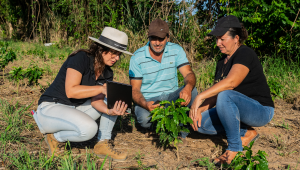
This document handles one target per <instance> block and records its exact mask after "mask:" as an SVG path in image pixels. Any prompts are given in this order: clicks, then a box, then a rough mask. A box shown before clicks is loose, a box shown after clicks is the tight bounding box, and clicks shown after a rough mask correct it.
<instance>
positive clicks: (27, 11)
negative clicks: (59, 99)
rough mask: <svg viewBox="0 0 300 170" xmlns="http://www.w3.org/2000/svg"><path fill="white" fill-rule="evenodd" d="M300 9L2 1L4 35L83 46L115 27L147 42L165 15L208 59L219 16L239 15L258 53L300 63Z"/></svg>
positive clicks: (183, 41)
mask: <svg viewBox="0 0 300 170" xmlns="http://www.w3.org/2000/svg"><path fill="white" fill-rule="evenodd" d="M299 12H300V0H231V1H229V0H182V1H176V0H173V1H172V0H150V1H149V0H13V1H12V0H0V31H1V32H2V33H1V34H2V35H0V36H2V37H3V38H13V39H17V40H23V41H24V40H25V41H28V40H38V41H40V42H43V43H48V42H52V41H59V42H60V43H61V44H68V45H71V46H74V45H79V46H81V45H83V44H85V43H86V42H87V41H88V38H87V37H88V36H95V37H97V36H99V35H100V33H101V31H102V29H103V28H104V27H105V26H111V27H114V28H117V29H120V30H123V31H125V30H127V33H128V31H129V32H130V33H129V34H130V35H129V36H134V37H141V38H140V40H142V39H145V37H146V34H147V28H148V26H149V24H150V22H151V21H152V20H153V19H155V18H157V17H159V18H161V19H164V20H166V21H167V22H168V24H169V26H170V33H171V41H173V42H175V43H179V44H180V45H182V46H183V47H184V48H185V49H186V50H187V51H188V52H190V53H191V54H193V55H194V58H195V59H202V58H205V57H215V56H216V55H217V54H218V51H217V50H216V45H215V42H214V38H212V37H206V34H207V33H208V32H209V31H210V30H211V29H213V27H214V26H215V24H216V21H217V20H218V19H219V18H221V17H223V16H226V15H235V16H237V17H238V18H239V19H240V21H241V22H243V24H244V25H245V27H246V28H247V30H248V33H249V38H248V40H247V41H246V44H247V45H248V46H250V47H252V48H253V49H255V51H256V52H257V53H258V55H260V56H264V55H271V56H283V57H284V58H286V59H293V60H295V59H296V60H298V61H299V57H300V54H299V52H300V27H299V26H300V16H299ZM136 41H138V39H136ZM274 54H275V55H274Z"/></svg>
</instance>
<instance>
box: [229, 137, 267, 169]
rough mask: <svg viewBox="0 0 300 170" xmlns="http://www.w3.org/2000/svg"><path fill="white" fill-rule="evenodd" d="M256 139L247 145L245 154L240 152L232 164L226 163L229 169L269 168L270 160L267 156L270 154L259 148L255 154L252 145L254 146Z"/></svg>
mask: <svg viewBox="0 0 300 170" xmlns="http://www.w3.org/2000/svg"><path fill="white" fill-rule="evenodd" d="M253 143H254V141H252V142H251V143H250V146H249V147H248V146H245V147H244V151H246V153H245V154H244V153H243V152H238V153H237V154H236V156H235V157H234V159H233V160H232V162H231V164H230V165H225V168H228V169H235V170H239V169H243V170H248V169H260V170H268V169H269V168H268V165H269V163H268V160H267V158H266V156H268V154H267V153H266V152H265V151H261V150H259V151H258V152H257V153H256V155H254V156H252V155H253V151H252V146H253Z"/></svg>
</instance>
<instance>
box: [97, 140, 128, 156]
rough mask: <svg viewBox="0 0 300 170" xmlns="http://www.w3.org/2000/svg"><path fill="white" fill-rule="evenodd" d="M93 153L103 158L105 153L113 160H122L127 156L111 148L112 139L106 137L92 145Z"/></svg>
mask: <svg viewBox="0 0 300 170" xmlns="http://www.w3.org/2000/svg"><path fill="white" fill-rule="evenodd" d="M94 153H95V154H96V155H97V156H98V157H100V158H105V157H106V155H107V156H108V157H109V158H111V159H112V160H113V161H124V160H125V159H126V158H127V153H121V152H119V151H116V150H115V149H113V141H112V140H108V139H105V140H103V141H99V142H98V143H97V144H96V145H95V146H94Z"/></svg>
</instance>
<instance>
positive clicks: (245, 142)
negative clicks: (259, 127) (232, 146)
mask: <svg viewBox="0 0 300 170" xmlns="http://www.w3.org/2000/svg"><path fill="white" fill-rule="evenodd" d="M258 137H259V134H258V133H257V132H256V130H255V129H253V128H248V130H247V132H246V134H245V136H244V137H241V140H242V146H249V144H250V142H252V141H255V140H256V139H258Z"/></svg>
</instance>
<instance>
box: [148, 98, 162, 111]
mask: <svg viewBox="0 0 300 170" xmlns="http://www.w3.org/2000/svg"><path fill="white" fill-rule="evenodd" d="M153 103H154V101H149V102H147V110H148V111H149V112H151V111H152V110H154V109H155V108H156V107H158V106H160V104H159V103H158V104H154V105H153Z"/></svg>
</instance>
